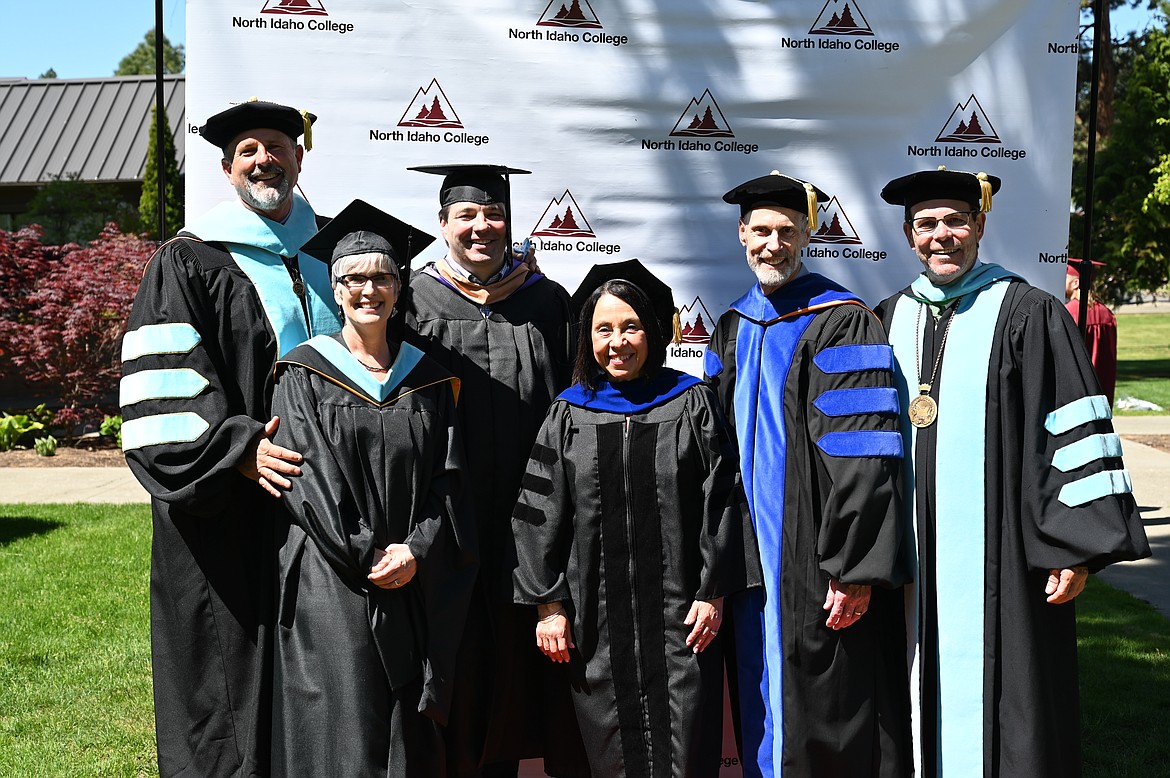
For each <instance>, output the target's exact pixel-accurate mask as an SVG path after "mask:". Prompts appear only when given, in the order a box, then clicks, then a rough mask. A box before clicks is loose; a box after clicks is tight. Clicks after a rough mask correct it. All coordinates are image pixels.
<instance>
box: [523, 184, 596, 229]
mask: <svg viewBox="0 0 1170 778" xmlns="http://www.w3.org/2000/svg"><path fill="white" fill-rule="evenodd" d="M532 234H533V235H539V236H540V237H544V238H596V237H597V233H595V232H594V231H593V228H592V227H590V226H589V220H588V219H586V218H585V214H583V213H582V212H581V206H579V205H577V201H576V200H574V199H573V194H572V192H570V191H569V190H568V189H566V190H565V193H564V194H563V195H561V196H560V197H555V198H553V199H552V200H551V201H550V202H549V204H548V207H547V208H545V209H544V213H543V214H541V216H540V219H539V220H538V221H537V222H536V227H535V229H533V230H532Z"/></svg>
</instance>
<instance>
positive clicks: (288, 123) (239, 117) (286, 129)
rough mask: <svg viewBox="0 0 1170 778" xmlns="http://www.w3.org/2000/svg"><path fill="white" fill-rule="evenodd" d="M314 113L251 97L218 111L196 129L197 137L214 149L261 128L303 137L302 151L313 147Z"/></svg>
mask: <svg viewBox="0 0 1170 778" xmlns="http://www.w3.org/2000/svg"><path fill="white" fill-rule="evenodd" d="M315 121H317V117H316V115H315V114H311V113H309V112H308V111H300V110H297V109H296V108H290V107H289V106H287V105H278V104H277V103H268V102H265V101H263V100H257V99H256V98H252V99H251V100H249V101H248V102H246V103H240V104H239V105H233V106H232V107H231V108H229V109H227V110H226V111H220V112H219V113H217V114H216V115H215V116H212V117H211V118H209V119H208V120H207V123H206V124H204V125H203V126H202V127H200V128H199V134H200V135H202V136H203V137H204V139H206V140H207V141H208V142H210V143H212V144H213V145H214V146H216V147H217V148H221V149H222V148H224V147H225V146H227V145H228V144H229V143H231V142H232V141H233V140H235V139H236V137H237V136H239V135H240V133H243V132H247V131H248V130H258V129H261V128H266V129H271V130H279V131H280V132H283V133H284V134H285V135H287V136H289V137H290V138H292V139H293V140H296V139H297V138H299V137H301V135H304V136H305V149H306V150H309V149H312V148H313V129H312V127H313V122H315Z"/></svg>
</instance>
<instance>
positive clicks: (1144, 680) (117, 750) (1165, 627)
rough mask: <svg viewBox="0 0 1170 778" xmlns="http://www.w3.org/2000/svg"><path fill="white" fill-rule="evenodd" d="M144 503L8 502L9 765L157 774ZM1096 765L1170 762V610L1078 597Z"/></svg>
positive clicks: (0, 707) (1111, 767)
mask: <svg viewBox="0 0 1170 778" xmlns="http://www.w3.org/2000/svg"><path fill="white" fill-rule="evenodd" d="M149 547H150V514H149V509H148V508H147V506H145V505H134V506H119V505H69V506H62V505H0V776H37V778H51V777H53V776H60V777H61V778H66V777H67V778H84V777H85V776H94V777H95V778H97V777H99V776H100V778H110V777H111V776H156V775H157V774H158V768H157V766H156V765H155V756H154V729H153V726H154V722H153V718H152V717H153V714H152V708H151V691H150V640H149V634H148V606H147V587H148V578H147V576H148V570H149ZM1077 603H1078V613H1079V624H1080V658H1081V689H1082V705H1083V717H1082V718H1083V721H1082V730H1083V733H1084V744H1085V746H1084V753H1085V776H1086V778H1126V777H1127V776H1151V775H1165V774H1166V770H1167V765H1170V621H1168V620H1166V619H1164V618H1162V617H1161V616H1160V615H1158V613H1157V612H1156V611H1154V609H1153V608H1152V607H1150V606H1149V605H1147V604H1145V603H1143V602H1140V601H1139V600H1136V599H1134V598H1132V597H1130V596H1129V595H1127V594H1125V593H1123V592H1119V591H1117V590H1115V589H1112V588H1111V587H1109V586H1108V585H1106V584H1103V583H1100V582H1098V581H1096V580H1090V582H1089V586H1088V588H1087V589H1086V590H1085V593H1084V594H1083V595H1081V597H1080V598H1079V599H1078V601H1077Z"/></svg>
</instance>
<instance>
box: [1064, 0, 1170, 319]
mask: <svg viewBox="0 0 1170 778" xmlns="http://www.w3.org/2000/svg"><path fill="white" fill-rule="evenodd" d="M1160 7H1161V9H1162V11H1163V13H1165V10H1166V8H1167V5H1166V3H1163V4H1162V5H1161V6H1160ZM1160 24H1161V26H1160V27H1157V26H1156V27H1152V28H1151V29H1150V30H1149V31H1148V32H1147V33H1145V34H1143V35H1141V36H1138V37H1135V38H1131V39H1130V40H1128V41H1125V42H1123V44H1119V45H1118V46H1116V47H1115V52H1116V53H1117V57H1116V63H1117V67H1118V78H1117V88H1116V93H1115V95H1114V103H1113V109H1114V120H1113V125H1112V131H1111V133H1110V134H1109V135H1108V136H1106V137H1102V138H1101V139H1100V140H1099V143H1098V151H1097V162H1096V175H1095V179H1094V184H1095V191H1094V197H1093V199H1094V203H1095V206H1094V218H1093V231H1092V240H1093V245H1092V253H1093V258H1094V259H1100V260H1104V261H1105V262H1107V263H1108V267H1106V268H1102V270H1103V271H1104V272H1103V273H1102V275H1101V278H1100V279H1099V283H1098V284H1095V286H1096V287H1097V290H1098V293H1099V294H1100V295H1101V296H1102V297H1103V298H1105V299H1106V300H1107V301H1112V302H1116V301H1118V300H1120V299H1123V298H1125V297H1127V296H1130V295H1133V294H1138V293H1143V292H1152V291H1155V290H1158V289H1160V288H1162V287H1163V286H1165V284H1166V282H1167V278H1168V276H1170V253H1168V252H1170V204H1167V203H1161V202H1158V201H1157V199H1156V198H1151V196H1150V195H1151V193H1152V192H1154V191H1155V183H1156V180H1157V176H1156V175H1155V172H1154V170H1155V168H1156V166H1158V165H1159V163H1160V162H1161V161H1162V160H1163V158H1164V157H1166V156H1167V155H1170V125H1167V124H1165V123H1159V119H1161V118H1163V117H1166V116H1167V115H1170V32H1168V30H1167V27H1166V18H1165V16H1162V17H1161V18H1160ZM1087 94H1088V93H1087V91H1085V92H1084V95H1083V96H1084V97H1086V100H1082V104H1081V109H1082V113H1081V115H1082V116H1085V115H1086V114H1085V111H1086V110H1087ZM1082 131H1083V125H1082ZM1086 140H1087V138H1086V137H1085V136H1084V135H1083V133H1082V136H1081V137H1080V138H1079V139H1078V143H1077V152H1078V160H1077V164H1076V166H1075V169H1076V170H1077V173H1076V175H1075V178H1074V187H1073V192H1074V197H1075V198H1076V200H1077V202H1084V196H1085V186H1084V181H1085V173H1086V171H1085V169H1084V157H1083V153H1084V144H1085V142H1086ZM1071 226H1072V229H1071V235H1070V241H1069V245H1070V251H1071V253H1072V254H1073V255H1074V256H1076V255H1080V254H1083V243H1082V235H1083V229H1084V221H1083V216H1078V217H1077V218H1074V219H1073V222H1072V225H1071Z"/></svg>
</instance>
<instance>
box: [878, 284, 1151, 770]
mask: <svg viewBox="0 0 1170 778" xmlns="http://www.w3.org/2000/svg"><path fill="white" fill-rule="evenodd" d="M932 303H933V304H934V305H935V306H936V307H937V309H940V310H941V315H940V316H938V317H937V318H936V317H935V316H934V315H932V314H931V313H930V311H929V308H928V306H930V305H931V304H932ZM878 311H879V313H880V314H881V315H882V321H883V323H884V324H885V326H886V329H887V330H888V331H889V333H890V342H891V343H892V344H893V347H894V353H895V356H896V358H897V367H898V372H899V376H900V381H899V390H900V391H901V392H902V393H903V396H904V398H907V399H908V397H909V396H910V392H911V388H912V387H917V385H918V384H919V383H920V380H919V376H929V375H931V373H932V371H933V370H934V365H935V362H936V361H937V360H938V356H939V353H940V351H941V352H942V354H943V358H942V361H941V365H940V367H939V369H938V373H937V377H936V380H935V381H934V382H933V384H932V386H931V389H930V393H931V396H932V397H934V398H935V400H936V401H937V403H938V419H937V420H936V421H935V423H934V424H932V425H930V426H928V427H925V428H922V429H916V428H912V427H911V426H910V425H909V423H908V421H906V420H905V419H904V420H903V429H904V434H905V437H906V441H907V453H908V455H909V452H910V451H911V450H912V451H913V460H912V461H913V471H912V477H911V478H909V479H908V481H907V483H908V485H909V487H910V488H911V490H912V492H911V494H910V496H909V497H908V501H907V502H908V504H907V512H908V513H910V514H911V516H912V519H913V523H914V531H912V532H911V533H910V537H912V538H914V539H915V540H916V553H917V559H918V571H919V572H918V584H917V586H916V587H915V588H914V589H913V590H911V591H910V592H909V596H908V598H907V620H908V628H909V637H910V640H911V646H910V647H911V648H912V649H913V652H912V659H913V662H912V672H913V674H912V681H913V682H912V687H911V691H912V699H913V702H914V706H913V710H914V721H915V728H914V738H915V761H916V763H917V774H918V775H920V776H927V777H929V776H937V775H950V774H951V773H952V772H953V771H954V770H956V769H961V770H963V771H965V772H966V771H971V772H972V773H973V774H977V775H983V776H987V777H988V778H1012V777H1014V776H1021V775H1027V776H1029V777H1030V778H1032V777H1034V778H1057V777H1058V776H1059V778H1075V777H1076V776H1079V775H1080V774H1081V753H1080V707H1079V704H1080V700H1079V691H1078V685H1077V646H1076V609H1075V601H1073V602H1068V603H1064V604H1061V605H1051V604H1049V603H1047V602H1046V601H1045V600H1046V594H1045V591H1044V588H1045V582H1046V580H1047V578H1048V574H1049V570H1050V569H1063V568H1072V567H1075V566H1079V565H1084V566H1087V567H1088V568H1089V569H1090V571H1095V570H1098V569H1100V568H1102V567H1104V566H1105V565H1107V564H1110V563H1112V562H1117V561H1121V560H1127V559H1138V558H1141V557H1144V556H1148V555H1149V553H1150V552H1149V545H1148V544H1147V542H1146V537H1145V533H1144V531H1143V529H1142V526H1141V521H1140V518H1139V517H1138V514H1137V509H1136V506H1135V504H1134V500H1133V496H1132V494H1131V493H1130V483H1129V475H1128V473H1127V472H1126V471H1125V470H1124V469H1122V461H1121V443H1120V440H1119V439H1118V437H1117V435H1116V434H1115V433H1114V432H1113V428H1112V424H1111V422H1110V418H1111V413H1110V408H1109V401H1108V400H1107V399H1106V398H1105V397H1104V396H1103V395H1102V394H1101V390H1100V387H1099V385H1098V382H1097V377H1096V375H1095V374H1094V372H1093V367H1092V364H1091V363H1090V361H1089V358H1088V356H1087V354H1086V352H1085V349H1084V343H1083V341H1082V340H1081V337H1080V334H1079V333H1078V332H1077V330H1076V328H1075V325H1074V324H1073V323H1072V320H1071V319H1070V317H1069V316H1068V314H1067V312H1066V311H1065V310H1064V306H1063V305H1062V304H1061V303H1060V302H1059V301H1058V300H1056V298H1054V297H1053V296H1052V295H1050V294H1048V293H1047V292H1044V291H1042V290H1040V289H1036V288H1034V287H1032V286H1029V285H1028V284H1026V283H1023V282H1022V281H1021V280H1019V279H1018V277H1016V276H1015V275H1014V274H1012V273H1010V272H1009V271H1006V270H1004V269H1003V268H1001V267H999V266H998V265H994V264H980V265H976V267H975V268H974V269H972V270H970V271H968V273H967V274H965V275H964V276H962V277H961V278H960V279H958V280H956V281H954V282H952V283H951V284H948V285H946V286H944V287H934V286H933V285H932V284H930V283H929V282H928V281H927V280H926V278H925V276H919V278H918V279H917V280H915V282H914V283H913V284H912V285H911V286H910V287H908V288H907V289H904V290H903V291H902V292H899V293H898V294H896V295H894V296H892V297H890V298H889V299H887V300H886V301H884V302H883V303H882V304H881V305H880V306H879V307H878ZM948 328H949V334H948V335H947V338H946V343H945V348H944V347H943V334H944V333H946V332H947V330H948ZM916 346H917V351H918V354H919V357H920V359H921V361H920V362H918V363H916V361H915V360H916V356H915V351H916ZM913 391H914V393H917V390H916V389H914V390H913ZM908 458H909V457H908ZM940 707H941V714H940Z"/></svg>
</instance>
